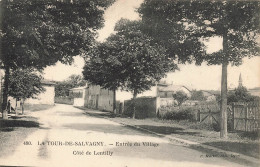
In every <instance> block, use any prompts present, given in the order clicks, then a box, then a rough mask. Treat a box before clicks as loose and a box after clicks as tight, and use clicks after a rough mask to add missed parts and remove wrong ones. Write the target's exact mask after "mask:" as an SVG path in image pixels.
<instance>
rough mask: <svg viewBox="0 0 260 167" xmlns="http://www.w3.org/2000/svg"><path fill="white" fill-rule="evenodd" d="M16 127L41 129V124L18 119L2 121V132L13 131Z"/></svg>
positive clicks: (0, 126)
mask: <svg viewBox="0 0 260 167" xmlns="http://www.w3.org/2000/svg"><path fill="white" fill-rule="evenodd" d="M14 127H24V128H35V127H36V128H39V127H40V124H39V123H38V122H36V121H28V120H17V119H8V120H0V132H1V131H4V132H8V131H12V130H13V128H14Z"/></svg>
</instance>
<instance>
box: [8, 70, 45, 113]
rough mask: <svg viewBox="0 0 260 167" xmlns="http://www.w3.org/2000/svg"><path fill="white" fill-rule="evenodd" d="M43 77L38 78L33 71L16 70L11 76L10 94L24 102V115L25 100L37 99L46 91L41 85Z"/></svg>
mask: <svg viewBox="0 0 260 167" xmlns="http://www.w3.org/2000/svg"><path fill="white" fill-rule="evenodd" d="M41 80H42V77H41V76H38V75H37V74H36V73H35V71H33V70H32V69H16V70H15V71H13V72H12V73H11V75H10V84H9V88H8V94H9V95H10V96H12V97H14V98H15V99H16V102H17V101H19V100H22V114H23V112H24V110H23V104H24V100H25V99H27V98H36V96H37V95H38V94H40V93H41V92H43V91H45V89H44V88H43V87H42V84H41Z"/></svg>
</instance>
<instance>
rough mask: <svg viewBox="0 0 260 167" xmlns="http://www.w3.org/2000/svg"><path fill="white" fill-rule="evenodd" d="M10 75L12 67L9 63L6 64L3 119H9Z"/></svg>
mask: <svg viewBox="0 0 260 167" xmlns="http://www.w3.org/2000/svg"><path fill="white" fill-rule="evenodd" d="M9 77H10V68H9V66H8V65H5V78H4V90H3V103H2V110H3V114H2V118H3V119H8V115H7V112H8V111H7V100H8V85H9Z"/></svg>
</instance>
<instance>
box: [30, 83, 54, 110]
mask: <svg viewBox="0 0 260 167" xmlns="http://www.w3.org/2000/svg"><path fill="white" fill-rule="evenodd" d="M41 83H42V86H43V87H44V88H45V91H44V92H41V93H40V94H39V95H38V96H37V97H36V98H29V99H26V100H25V104H48V105H54V97H55V83H54V82H52V81H48V80H43V81H41Z"/></svg>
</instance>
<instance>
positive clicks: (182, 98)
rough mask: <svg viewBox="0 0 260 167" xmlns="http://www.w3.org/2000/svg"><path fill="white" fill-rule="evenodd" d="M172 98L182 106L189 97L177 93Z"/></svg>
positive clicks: (181, 92) (180, 92)
mask: <svg viewBox="0 0 260 167" xmlns="http://www.w3.org/2000/svg"><path fill="white" fill-rule="evenodd" d="M172 97H173V98H174V99H175V100H176V101H177V102H178V106H181V105H182V103H184V102H185V101H186V100H187V99H188V95H187V94H186V93H185V92H183V91H177V92H175V93H174V94H173V95H172Z"/></svg>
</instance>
